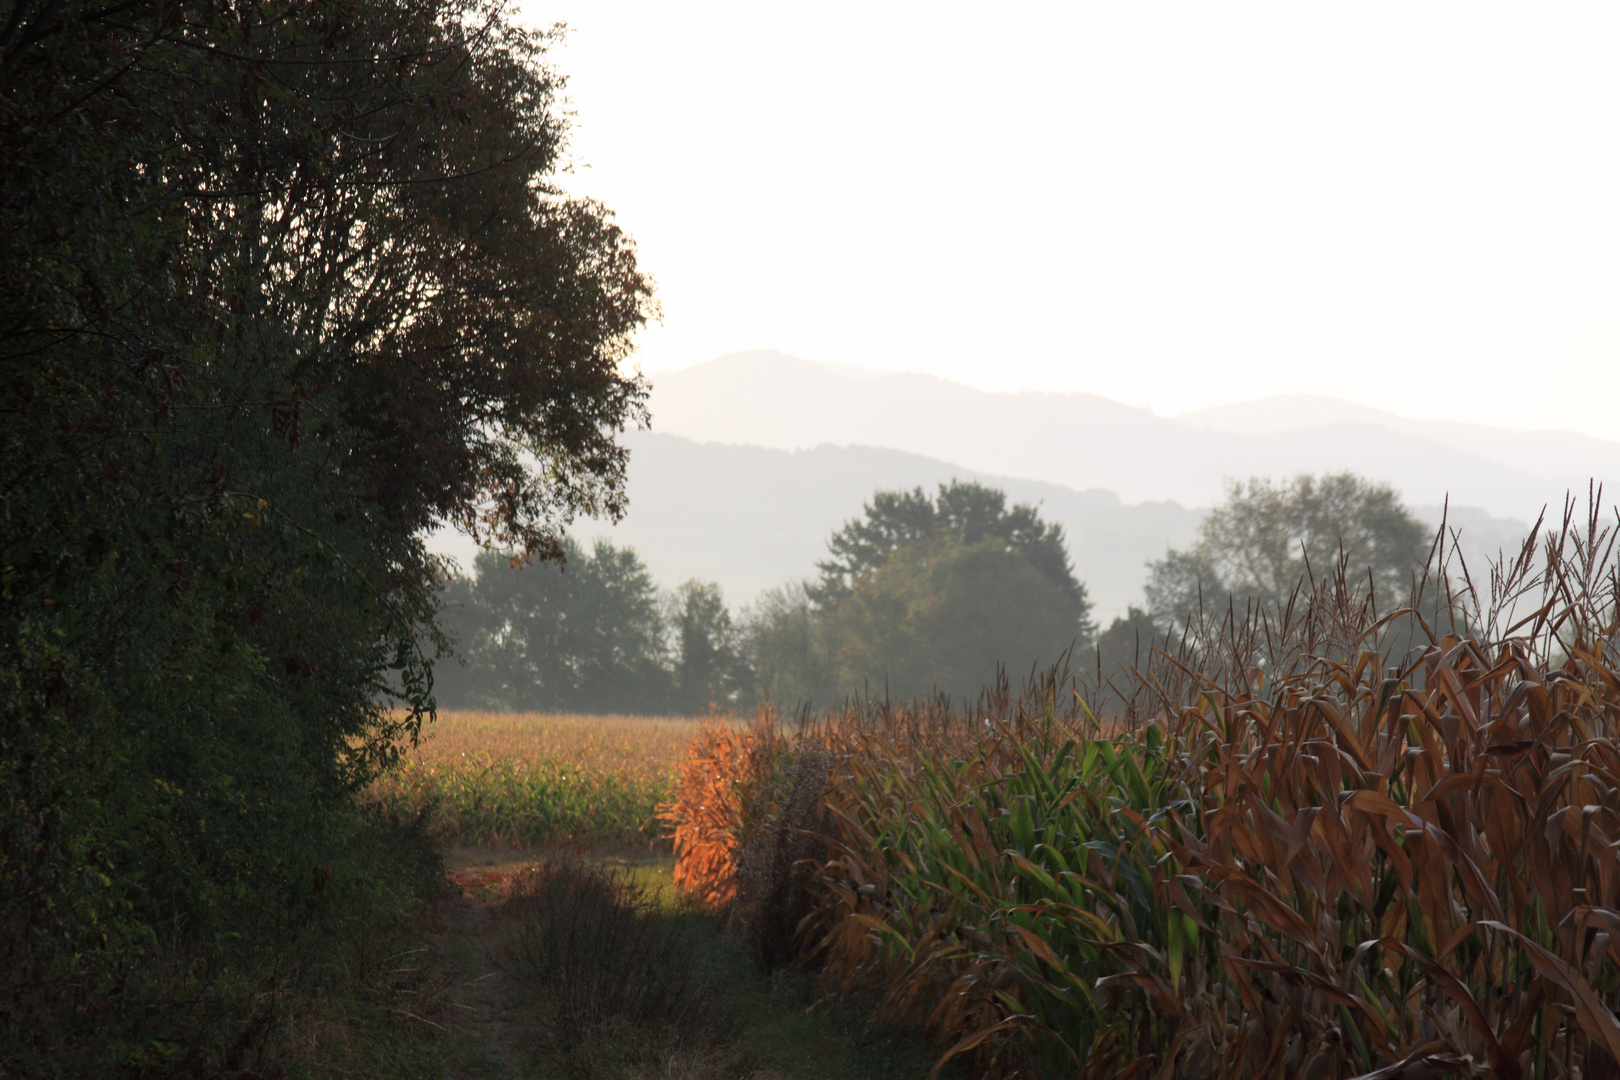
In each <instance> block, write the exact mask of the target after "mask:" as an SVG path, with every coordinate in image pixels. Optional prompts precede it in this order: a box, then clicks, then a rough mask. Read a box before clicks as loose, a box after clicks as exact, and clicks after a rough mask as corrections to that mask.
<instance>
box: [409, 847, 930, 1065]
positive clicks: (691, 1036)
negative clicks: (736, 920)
mask: <svg viewBox="0 0 1620 1080" xmlns="http://www.w3.org/2000/svg"><path fill="white" fill-rule="evenodd" d="M446 855H447V864H448V871H449V872H448V878H449V882H450V884H451V885H452V888H451V890H450V891H449V892H448V894H447V895H446V897H445V898H444V899H443V900H442V901H441V902H440V907H439V909H438V910H439V917H438V918H437V919H436V920H435V926H434V928H433V931H432V933H431V940H430V942H429V945H430V947H431V948H432V949H433V951H434V952H435V953H437V954H438V955H439V956H440V957H441V959H442V962H443V964H444V966H445V968H446V969H447V972H448V976H449V977H450V978H452V979H453V980H454V982H455V986H454V989H453V990H452V991H451V993H450V995H449V1002H448V1007H447V1008H446V1009H444V1010H442V1011H441V1012H440V1013H439V1016H440V1017H441V1018H442V1022H443V1024H444V1025H445V1029H446V1030H444V1031H443V1032H442V1033H441V1036H440V1044H441V1046H443V1047H445V1049H446V1051H447V1052H446V1053H445V1054H444V1055H443V1056H442V1060H443V1061H444V1065H445V1068H446V1070H447V1072H448V1075H450V1076H453V1077H456V1078H458V1080H459V1078H462V1077H466V1078H479V1080H483V1078H489V1080H505V1078H513V1080H516V1078H519V1077H522V1078H524V1080H529V1078H550V1077H558V1078H563V1077H567V1078H569V1080H643V1078H645V1080H884V1078H888V1077H896V1078H906V1080H916V1078H920V1077H923V1076H926V1075H927V1074H928V1071H929V1069H930V1068H931V1067H932V1065H933V1060H934V1055H935V1051H934V1050H933V1049H932V1048H931V1047H930V1046H929V1045H928V1044H927V1043H925V1042H924V1041H922V1040H920V1039H919V1038H917V1036H916V1034H915V1033H914V1032H909V1031H902V1030H898V1029H889V1028H875V1027H873V1026H871V1025H870V1024H869V1023H868V1022H867V1018H868V1017H869V1015H870V1008H869V1004H870V1003H846V1002H840V1001H834V1000H831V999H828V998H827V997H826V995H824V994H823V993H822V992H821V991H820V989H819V987H818V985H817V983H816V981H815V980H814V979H813V978H812V977H810V976H808V975H806V974H804V973H802V972H798V971H786V972H777V973H775V974H772V975H764V974H760V973H759V972H757V971H756V970H755V969H754V968H753V966H752V962H751V961H750V959H749V956H748V953H747V950H746V948H745V947H744V946H743V944H742V943H741V942H740V941H738V940H736V939H735V938H733V937H728V936H726V935H723V934H721V933H720V932H719V930H718V929H717V927H716V925H715V920H714V918H713V917H712V916H711V915H709V914H708V913H706V912H705V911H702V910H701V909H698V908H695V907H693V906H691V905H690V904H683V903H681V902H680V901H678V900H677V898H676V896H675V892H674V888H673V883H672V868H673V862H672V860H671V859H669V858H668V857H649V856H647V855H646V854H645V853H642V854H640V855H639V856H638V855H632V854H626V853H617V854H610V853H600V852H598V853H586V854H584V855H583V856H580V855H579V853H577V852H574V853H572V854H570V855H563V856H558V855H555V854H549V855H548V854H547V853H542V852H528V853H518V852H511V851H505V852H502V851H498V850H491V849H473V848H458V849H451V850H449V851H447V853H446Z"/></svg>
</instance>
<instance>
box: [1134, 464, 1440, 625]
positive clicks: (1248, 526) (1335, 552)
mask: <svg viewBox="0 0 1620 1080" xmlns="http://www.w3.org/2000/svg"><path fill="white" fill-rule="evenodd" d="M1428 553H1429V533H1428V529H1427V528H1426V527H1425V526H1424V525H1423V523H1422V522H1420V521H1418V520H1417V519H1416V518H1414V517H1413V516H1412V515H1411V514H1410V513H1409V512H1408V511H1407V510H1406V508H1405V507H1404V506H1402V505H1401V501H1400V496H1399V495H1398V494H1397V493H1396V491H1395V490H1394V489H1393V488H1391V487H1390V486H1389V485H1387V484H1379V483H1374V482H1372V481H1370V480H1366V479H1363V478H1362V477H1359V476H1356V475H1355V474H1353V473H1333V474H1330V475H1327V476H1322V477H1316V476H1311V475H1308V474H1303V475H1300V476H1296V477H1294V479H1292V480H1290V481H1288V482H1286V483H1273V482H1272V481H1271V480H1269V479H1265V478H1261V477H1254V478H1251V479H1249V480H1247V481H1244V482H1241V483H1240V482H1237V481H1233V482H1231V483H1230V484H1229V485H1228V487H1227V492H1226V500H1225V501H1224V502H1223V503H1221V505H1219V506H1217V507H1216V508H1215V509H1214V510H1213V511H1211V512H1210V515H1209V516H1208V517H1207V518H1205V519H1204V521H1203V524H1202V525H1200V526H1199V532H1198V542H1197V543H1196V544H1195V545H1193V546H1192V547H1191V548H1189V549H1188V550H1186V551H1175V550H1171V551H1168V552H1166V553H1165V557H1164V558H1163V559H1160V560H1158V561H1156V562H1153V563H1150V564H1149V566H1150V568H1151V569H1150V573H1149V578H1148V583H1147V590H1146V591H1147V601H1148V607H1149V609H1150V611H1151V612H1152V615H1153V618H1154V620H1155V621H1156V622H1158V623H1159V624H1160V625H1162V626H1169V625H1171V624H1181V625H1184V624H1185V623H1186V622H1187V620H1188V619H1189V617H1190V616H1192V614H1193V613H1195V612H1197V611H1199V610H1200V608H1202V609H1203V610H1205V611H1211V610H1215V609H1219V610H1222V611H1224V610H1225V608H1226V605H1227V602H1228V598H1229V597H1230V598H1231V599H1232V601H1234V602H1235V603H1236V604H1237V605H1238V606H1239V608H1240V609H1241V608H1242V607H1243V606H1244V605H1245V604H1246V603H1251V602H1252V603H1258V604H1277V603H1280V602H1283V601H1286V600H1287V598H1288V596H1289V595H1290V593H1292V591H1293V590H1294V588H1295V586H1296V585H1298V584H1300V582H1301V581H1302V580H1303V581H1306V582H1307V584H1308V582H1309V579H1310V578H1311V577H1314V578H1316V579H1317V580H1326V579H1327V578H1328V577H1329V576H1330V575H1333V574H1336V573H1338V572H1339V570H1340V568H1341V565H1342V567H1343V569H1344V572H1345V574H1346V575H1347V576H1348V577H1349V578H1351V579H1352V580H1355V579H1364V580H1366V581H1367V582H1368V583H1369V584H1370V585H1371V586H1372V587H1373V588H1374V589H1375V590H1376V591H1377V594H1378V595H1379V596H1380V597H1381V598H1384V602H1386V603H1388V602H1389V601H1394V602H1397V603H1398V602H1400V601H1403V600H1405V598H1406V593H1407V590H1408V588H1409V587H1410V584H1411V580H1412V575H1413V573H1414V572H1421V571H1422V569H1423V567H1424V564H1425V563H1426V562H1427V559H1428Z"/></svg>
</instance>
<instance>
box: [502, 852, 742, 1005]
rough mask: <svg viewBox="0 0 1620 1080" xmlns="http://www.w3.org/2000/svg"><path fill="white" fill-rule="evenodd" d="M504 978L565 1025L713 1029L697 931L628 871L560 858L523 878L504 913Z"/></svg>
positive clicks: (515, 881) (512, 888) (515, 880)
mask: <svg viewBox="0 0 1620 1080" xmlns="http://www.w3.org/2000/svg"><path fill="white" fill-rule="evenodd" d="M500 915H501V917H502V918H503V919H504V920H505V921H506V935H505V939H504V942H503V945H502V948H501V952H500V962H501V967H502V970H504V971H505V972H506V973H507V974H508V975H509V976H511V977H512V978H513V979H514V980H515V981H516V982H518V983H519V984H520V985H522V986H524V987H525V988H527V989H529V990H530V991H531V992H533V993H534V994H535V995H536V997H537V999H538V1000H540V1001H541V1002H542V1003H543V1004H544V1005H545V1006H546V1007H547V1008H548V1009H550V1010H552V1011H554V1012H555V1013H556V1018H557V1019H558V1020H560V1021H562V1023H563V1025H565V1026H571V1027H574V1028H581V1027H588V1026H591V1025H596V1024H601V1023H603V1022H607V1021H615V1020H619V1021H625V1022H628V1023H631V1024H649V1023H661V1024H668V1025H671V1026H672V1027H677V1028H680V1027H685V1028H689V1029H693V1030H697V1031H701V1030H703V1029H704V1028H705V1027H706V1026H707V1025H708V1024H709V1023H710V1021H711V1016H710V1012H711V1009H712V1006H711V1004H710V998H709V993H708V989H707V987H706V986H705V985H704V984H703V983H702V981H701V978H700V974H699V972H698V971H697V970H696V967H695V961H696V958H697V946H696V943H695V942H694V941H693V940H692V938H691V934H690V930H689V927H688V926H687V925H686V924H685V923H684V922H682V921H681V920H679V919H671V918H670V917H668V916H667V915H666V914H665V913H664V912H662V911H660V910H659V909H658V905H657V904H656V903H655V901H654V900H653V899H652V898H651V897H650V896H649V894H648V892H647V890H646V889H645V888H644V887H642V886H640V885H638V884H637V883H636V882H635V881H634V880H632V878H631V877H630V876H629V874H628V873H627V872H625V871H618V870H613V869H608V868H603V867H597V866H592V865H589V864H587V863H582V862H579V861H577V860H570V859H553V860H549V861H545V862H541V863H537V864H535V865H534V866H531V867H528V868H526V869H525V870H522V871H520V872H518V873H517V874H515V875H513V877H512V878H511V880H510V882H509V886H508V895H507V899H506V901H505V902H504V903H503V904H502V905H501V907H500Z"/></svg>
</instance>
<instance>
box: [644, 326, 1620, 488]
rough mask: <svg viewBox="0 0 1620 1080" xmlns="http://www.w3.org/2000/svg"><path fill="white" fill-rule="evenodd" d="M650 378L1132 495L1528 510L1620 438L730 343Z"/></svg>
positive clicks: (1597, 470)
mask: <svg viewBox="0 0 1620 1080" xmlns="http://www.w3.org/2000/svg"><path fill="white" fill-rule="evenodd" d="M650 381H651V383H652V396H651V403H650V404H651V409H652V415H653V425H654V429H655V430H657V431H661V432H666V433H670V434H676V435H685V436H687V437H689V438H693V439H697V440H700V441H705V442H709V441H713V442H723V443H731V444H740V445H754V446H761V447H766V448H773V449H809V448H813V447H817V446H820V445H822V444H829V445H833V446H856V445H862V446H874V447H882V448H888V449H894V450H901V451H905V452H908V453H913V454H919V455H922V456H925V457H931V458H935V459H938V460H942V461H950V462H954V463H956V464H958V465H960V466H961V467H963V468H966V469H970V470H974V471H977V472H982V473H986V474H990V475H998V476H1023V477H1029V478H1031V479H1034V480H1040V481H1045V482H1047V483H1053V484H1059V485H1062V486H1064V487H1067V488H1070V489H1073V490H1076V491H1086V490H1092V489H1102V490H1106V491H1111V492H1116V493H1118V495H1119V496H1120V498H1121V499H1122V500H1123V501H1124V502H1125V503H1137V502H1146V501H1160V500H1168V501H1174V502H1177V503H1180V504H1181V505H1183V506H1209V505H1213V504H1214V503H1215V502H1216V501H1218V500H1219V498H1220V497H1221V493H1222V491H1223V482H1224V480H1225V478H1227V477H1238V478H1241V477H1247V476H1253V475H1269V476H1275V477H1279V478H1281V477H1286V476H1290V475H1293V474H1295V473H1298V472H1317V473H1320V472H1328V471H1336V470H1340V469H1350V470H1352V471H1354V472H1357V473H1360V474H1361V475H1364V476H1368V477H1371V478H1374V479H1377V480H1384V481H1387V482H1389V483H1392V484H1393V485H1394V486H1395V487H1396V488H1397V489H1398V490H1399V491H1400V492H1401V493H1402V496H1403V497H1404V499H1405V500H1406V501H1407V502H1408V503H1409V504H1411V505H1426V504H1442V503H1444V502H1445V501H1446V499H1447V497H1448V496H1449V498H1450V500H1451V503H1452V504H1453V505H1461V506H1473V507H1479V508H1482V509H1484V510H1485V511H1487V512H1488V513H1490V514H1492V515H1496V516H1502V517H1509V518H1514V519H1519V520H1533V519H1534V517H1535V516H1536V514H1537V513H1538V512H1539V511H1540V509H1541V508H1542V507H1543V506H1544V505H1551V506H1553V507H1555V508H1556V507H1558V506H1560V505H1561V504H1562V502H1563V497H1564V493H1565V492H1566V491H1567V490H1571V489H1575V490H1578V491H1580V492H1583V493H1584V491H1585V490H1586V486H1587V481H1588V479H1589V478H1596V479H1598V480H1599V481H1602V480H1604V479H1606V478H1616V479H1620V443H1612V442H1607V441H1604V440H1601V439H1594V438H1590V437H1587V436H1583V435H1578V434H1574V433H1569V432H1521V431H1512V430H1509V429H1505V428H1493V427H1488V426H1486V425H1477V424H1458V423H1445V422H1438V421H1420V420H1409V419H1406V418H1403V417H1398V416H1395V415H1393V414H1390V413H1386V412H1382V411H1380V410H1377V409H1372V408H1368V407H1366V406H1360V405H1352V404H1350V403H1347V402H1340V401H1336V400H1334V399H1331V398H1321V397H1312V396H1309V395H1290V396H1280V397H1276V398H1267V399H1263V400H1261V401H1257V402H1247V403H1242V404H1240V405H1229V406H1219V407H1217V408H1214V409H1205V410H1200V411H1198V412H1196V413H1191V414H1187V415H1184V416H1180V417H1167V416H1159V415H1157V414H1155V413H1154V412H1152V411H1151V410H1149V409H1143V408H1137V407H1135V406H1130V405H1125V404H1123V403H1121V402H1117V401H1112V400H1110V399H1108V398H1104V397H1100V396H1098V395H1095V394H1085V393H1036V392H1022V393H994V392H990V391H985V390H978V389H976V388H974V387H970V386H965V385H963V384H960V383H953V382H949V381H947V380H945V379H940V378H937V377H935V376H931V375H921V374H915V373H899V374H895V373H886V372H871V371H862V370H861V369H849V368H847V367H844V366H842V365H835V364H823V363H818V362H814V361H808V360H801V359H798V358H796V357H791V356H787V355H786V354H783V353H780V352H773V351H768V350H755V351H751V352H743V353H733V354H731V355H728V356H722V357H719V358H717V359H715V360H711V361H708V362H706V363H702V364H698V365H695V366H693V367H690V368H684V369H681V370H678V371H665V372H657V373H655V374H653V375H652V376H650Z"/></svg>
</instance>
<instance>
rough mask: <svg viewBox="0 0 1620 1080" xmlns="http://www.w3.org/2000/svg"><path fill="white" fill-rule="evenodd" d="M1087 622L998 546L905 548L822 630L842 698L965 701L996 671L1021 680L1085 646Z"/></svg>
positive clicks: (1026, 564)
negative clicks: (848, 694)
mask: <svg viewBox="0 0 1620 1080" xmlns="http://www.w3.org/2000/svg"><path fill="white" fill-rule="evenodd" d="M1085 613H1086V612H1085V608H1084V607H1083V606H1082V605H1081V604H1078V603H1076V602H1075V597H1074V594H1073V593H1072V592H1070V591H1068V590H1065V589H1062V588H1060V587H1058V586H1056V585H1055V584H1054V583H1053V582H1052V580H1051V579H1050V578H1048V577H1047V576H1046V575H1045V574H1044V573H1042V572H1041V571H1040V570H1039V569H1038V568H1037V567H1036V566H1034V565H1033V564H1031V562H1030V561H1029V559H1027V558H1026V557H1025V556H1024V555H1023V553H1021V552H1019V551H1017V550H1016V549H1011V548H1009V547H1007V546H1006V545H1005V544H1003V543H1001V542H999V541H995V540H986V541H981V542H979V543H977V544H965V543H950V544H945V545H942V546H937V547H936V546H914V545H908V546H906V547H902V548H899V549H897V550H896V551H895V552H894V553H893V554H891V555H890V556H889V558H888V559H887V560H885V561H884V563H883V564H882V565H881V566H880V567H878V568H877V569H876V570H875V571H873V572H872V573H870V574H865V575H862V576H861V577H860V578H858V579H856V582H855V586H854V589H853V591H852V592H851V594H850V596H849V597H848V598H847V599H845V600H844V602H843V603H842V604H840V605H839V607H838V610H837V611H836V612H834V613H833V614H832V616H831V618H830V620H829V630H830V636H831V638H832V642H833V652H834V655H835V657H836V665H837V671H838V678H839V680H840V682H841V683H842V685H843V687H844V689H846V690H852V689H870V690H879V689H883V690H886V691H887V692H888V693H890V694H891V695H893V696H895V697H901V698H915V697H923V696H927V695H930V694H933V693H935V692H937V691H945V692H947V693H950V694H953V695H957V696H967V697H971V696H972V695H973V694H975V693H977V692H978V690H979V689H980V688H981V687H982V686H984V685H985V684H986V683H987V682H990V681H991V680H992V679H993V678H994V677H995V674H996V666H997V665H998V664H1002V665H1005V666H1006V667H1007V668H1008V669H1009V671H1011V672H1013V673H1014V674H1015V676H1016V675H1022V674H1025V673H1027V672H1028V671H1029V670H1031V669H1032V668H1035V667H1039V668H1043V669H1044V668H1045V667H1048V666H1050V665H1051V664H1054V663H1056V662H1057V661H1058V660H1059V659H1060V658H1061V657H1062V656H1063V654H1064V653H1065V652H1066V651H1068V650H1070V649H1072V648H1074V647H1075V646H1076V645H1080V644H1084V642H1085V637H1086V633H1087V630H1088V629H1089V627H1087V626H1086V625H1085V623H1084V616H1085Z"/></svg>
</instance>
